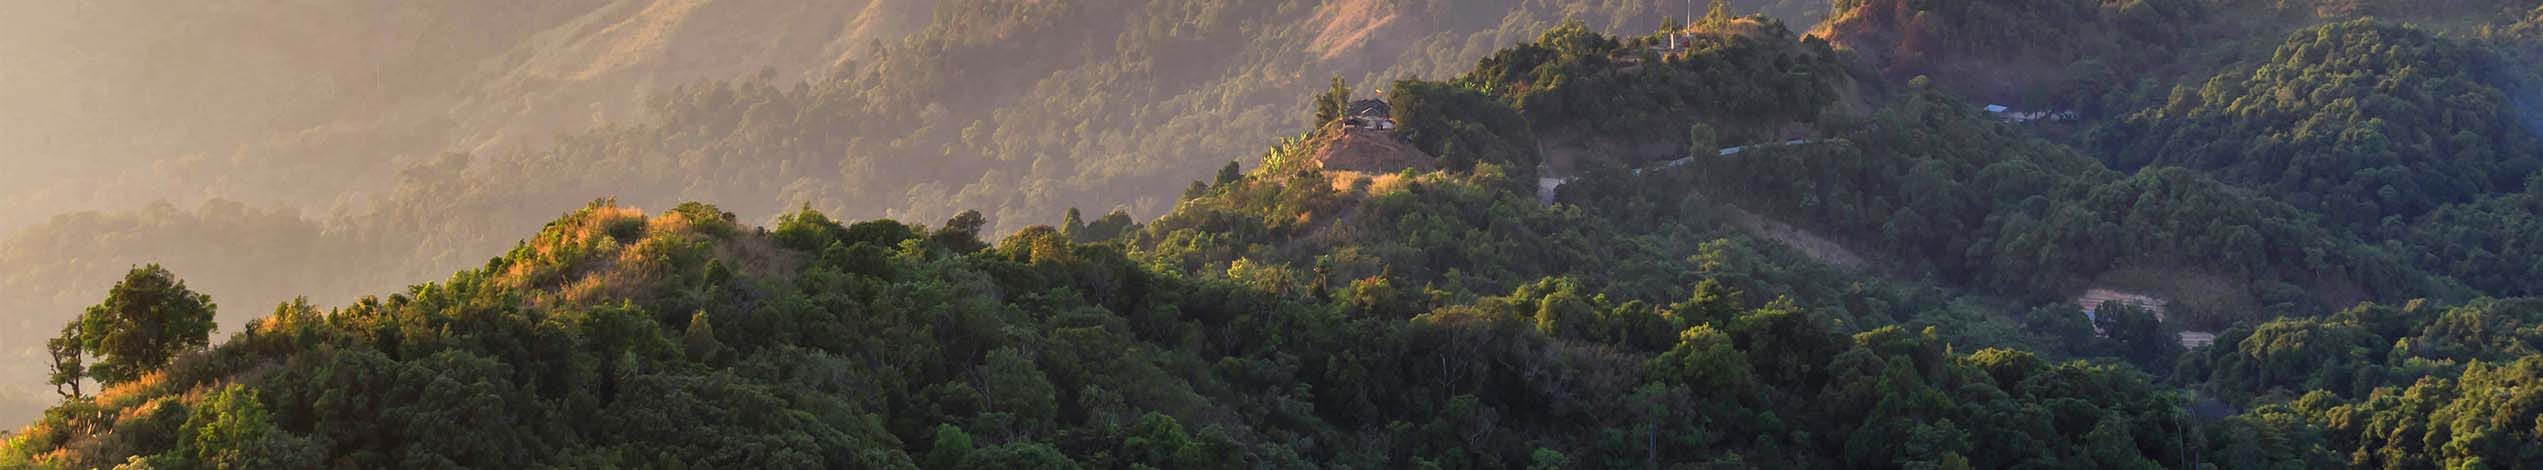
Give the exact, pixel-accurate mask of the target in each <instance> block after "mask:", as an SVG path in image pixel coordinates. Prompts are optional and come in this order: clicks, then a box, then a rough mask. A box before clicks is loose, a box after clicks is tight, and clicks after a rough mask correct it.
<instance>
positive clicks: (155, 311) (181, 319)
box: [78, 263, 219, 385]
mask: <svg viewBox="0 0 2543 470" xmlns="http://www.w3.org/2000/svg"><path fill="white" fill-rule="evenodd" d="M216 308H218V306H216V305H214V304H213V303H212V297H211V296H207V295H203V294H201V293H196V292H194V291H193V290H191V289H187V288H186V287H185V281H182V280H178V279H177V276H176V274H175V273H171V272H168V269H167V268H162V267H159V265H158V264H155V263H154V264H150V265H148V266H142V267H138V268H133V270H132V272H130V273H126V274H124V280H123V282H118V283H115V287H114V289H112V290H108V291H107V293H106V300H105V301H104V302H100V303H98V304H97V305H95V306H91V307H89V308H88V311H87V313H84V314H82V315H80V318H79V322H78V325H79V344H80V349H81V350H83V351H86V352H87V353H89V354H91V355H94V356H96V357H97V363H96V364H93V365H90V366H89V367H88V374H89V377H92V378H95V379H97V382H98V383H101V384H107V385H112V384H116V383H121V382H124V381H128V380H132V379H136V378H140V377H141V376H142V375H143V374H148V373H150V371H153V370H157V369H159V368H160V367H165V366H167V365H168V362H169V361H172V360H175V359H176V357H177V355H178V354H181V353H184V352H186V351H190V350H194V349H199V348H202V347H205V346H209V345H211V341H212V332H213V330H216V329H218V328H219V325H218V324H216V323H214V322H213V320H212V312H213V311H214V310H215V309H216Z"/></svg>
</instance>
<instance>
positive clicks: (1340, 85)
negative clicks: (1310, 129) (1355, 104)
mask: <svg viewBox="0 0 2543 470" xmlns="http://www.w3.org/2000/svg"><path fill="white" fill-rule="evenodd" d="M1350 109H1351V85H1350V84H1348V83H1345V82H1343V81H1342V75H1339V74H1336V75H1334V76H1333V85H1332V86H1329V87H1326V88H1325V91H1324V93H1322V94H1318V95H1316V123H1315V125H1317V126H1323V125H1325V123H1328V122H1333V120H1335V119H1342V113H1344V112H1347V111H1349V110H1350Z"/></svg>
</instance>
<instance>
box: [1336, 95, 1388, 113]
mask: <svg viewBox="0 0 2543 470" xmlns="http://www.w3.org/2000/svg"><path fill="white" fill-rule="evenodd" d="M1394 113H1395V107H1394V106H1390V105H1387V104H1386V100H1381V99H1376V98H1371V99H1365V100H1359V101H1353V102H1351V106H1350V107H1348V108H1346V109H1345V111H1344V112H1343V113H1342V114H1343V115H1345V116H1370V117H1390V115H1392V114H1394Z"/></svg>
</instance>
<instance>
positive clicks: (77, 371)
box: [44, 322, 88, 398]
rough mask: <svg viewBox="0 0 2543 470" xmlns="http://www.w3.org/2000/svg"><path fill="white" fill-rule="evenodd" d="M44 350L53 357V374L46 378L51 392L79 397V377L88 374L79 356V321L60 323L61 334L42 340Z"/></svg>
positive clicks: (63, 395) (66, 396)
mask: <svg viewBox="0 0 2543 470" xmlns="http://www.w3.org/2000/svg"><path fill="white" fill-rule="evenodd" d="M44 351H45V352H46V353H50V354H51V355H52V357H53V363H52V364H51V366H52V370H53V374H52V376H50V377H49V378H48V380H49V381H50V383H52V384H53V393H59V394H62V398H79V397H80V396H82V395H85V394H84V393H81V392H80V378H81V377H83V376H86V375H88V366H87V364H86V363H85V362H84V358H82V357H81V356H80V340H79V323H76V322H74V323H71V324H66V325H62V335H61V336H57V337H54V338H53V339H50V340H45V341H44Z"/></svg>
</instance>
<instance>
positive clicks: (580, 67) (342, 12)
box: [0, 0, 929, 231]
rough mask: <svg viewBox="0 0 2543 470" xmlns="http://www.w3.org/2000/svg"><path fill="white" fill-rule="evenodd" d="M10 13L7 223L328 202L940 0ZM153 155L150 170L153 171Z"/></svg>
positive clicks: (915, 16)
mask: <svg viewBox="0 0 2543 470" xmlns="http://www.w3.org/2000/svg"><path fill="white" fill-rule="evenodd" d="M6 8H8V13H9V14H7V15H0V22H5V24H0V26H6V27H0V35H5V36H0V39H6V40H0V43H5V44H6V45H0V52H5V53H6V54H7V55H9V56H10V57H12V58H15V59H16V60H18V61H20V66H17V67H12V70H11V71H10V72H9V73H6V74H0V98H5V99H6V101H7V102H10V103H13V105H12V106H13V107H15V108H17V109H18V110H19V112H16V113H12V115H11V116H10V117H9V118H6V119H5V120H0V134H7V135H12V136H29V137H40V138H12V139H7V140H9V142H8V143H7V144H0V145H7V147H0V161H8V162H11V163H13V165H16V164H22V165H25V166H19V167H18V168H23V169H26V170H28V171H12V172H9V173H8V174H6V175H0V183H6V184H4V185H0V186H4V187H5V188H6V189H0V196H6V198H5V200H6V201H7V203H5V204H0V230H10V231H14V230H15V229H16V228H18V227H22V226H24V225H27V224H30V223H32V222H35V221H41V220H43V218H44V217H45V216H49V215H51V214H54V213H59V212H67V211H71V210H88V209H125V208H131V207H137V206H140V205H141V204H142V203H145V202H149V201H153V200H161V199H173V200H178V201H187V202H185V204H188V205H190V204H192V202H191V201H196V200H202V199H206V198H212V197H222V198H229V199H234V200H242V201H247V202H250V203H254V204H258V205H288V206H293V207H296V208H301V209H305V210H312V211H317V210H325V209H328V208H330V207H331V204H330V201H341V200H345V199H346V198H348V197H357V198H358V197H360V196H362V195H365V194H371V193H374V192H376V191H377V190H378V187H377V186H378V184H377V183H376V180H374V178H385V177H388V176H389V175H392V174H393V172H394V171H395V170H396V169H397V166H398V162H401V161H406V160H412V159H418V158H424V157H429V156H431V155H433V154H435V153H439V152H443V151H451V150H483V149H490V148H498V147H502V146H505V145H507V144H523V143H538V142H543V141H544V139H546V138H547V136H549V135H551V134H553V133H557V132H564V131H579V130H582V129H585V128H588V127H590V126H593V125H595V124H596V123H600V122H609V121H614V120H632V119H635V118H638V117H641V114H640V113H639V111H640V110H642V109H643V108H642V107H641V103H642V98H643V97H644V96H645V94H646V93H649V92H651V91H652V90H655V89H659V88H662V87H667V86H670V85H671V84H676V83H684V82H688V81H694V80H700V79H707V78H729V77H734V76H740V75H747V74H752V73H757V72H760V71H762V70H764V69H765V70H771V71H773V72H775V73H778V74H781V75H785V76H789V77H794V76H800V75H801V74H802V73H805V72H811V71H821V70H826V69H828V68H829V66H830V65H831V64H833V63H835V62H837V61H839V60H841V59H842V58H845V57H848V56H852V55H854V53H855V52H856V49H860V48H864V47H867V46H868V44H869V43H871V42H873V41H884V40H893V39H896V38H898V37H900V36H901V35H903V34H907V33H909V32H912V31H914V30H915V29H916V26H915V25H920V24H923V23H924V21H925V19H926V18H927V15H928V13H929V6H928V5H927V2H919V1H908V0H876V1H847V2H810V3H800V2H774V1H756V0H720V1H708V0H568V1H555V2H533V3H523V2H506V1H459V2H432V3H396V2H387V3H382V2H289V3H273V2H246V1H207V2H184V3H182V4H176V5H170V4H164V3H163V2H134V1H106V2H81V3H77V4H67V3H28V4H20V5H12V6H9V7H6ZM136 168H139V169H141V170H142V171H134V169H136Z"/></svg>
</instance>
